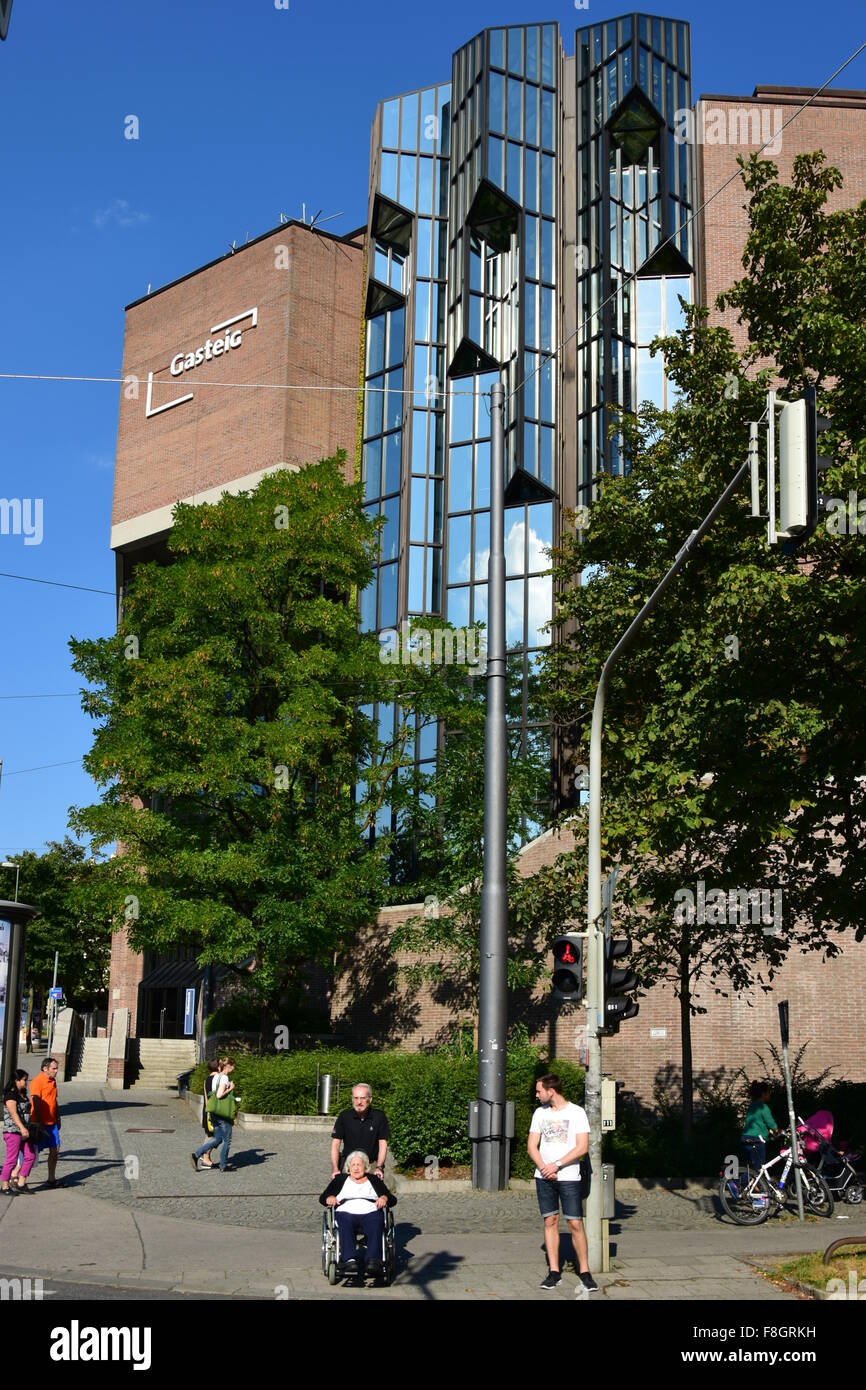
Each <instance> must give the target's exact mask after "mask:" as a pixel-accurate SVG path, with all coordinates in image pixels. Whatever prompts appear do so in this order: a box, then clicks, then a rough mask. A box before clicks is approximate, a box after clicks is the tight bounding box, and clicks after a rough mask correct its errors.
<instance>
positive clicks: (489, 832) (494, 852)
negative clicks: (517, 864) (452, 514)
mask: <svg viewBox="0 0 866 1390" xmlns="http://www.w3.org/2000/svg"><path fill="white" fill-rule="evenodd" d="M504 412H505V398H504V388H503V386H502V383H501V382H496V383H495V384H494V386H493V387H492V388H491V391H490V426H491V429H490V434H491V439H490V558H489V562H488V571H487V594H488V599H487V622H488V629H487V716H486V723H485V732H484V878H483V887H482V893H481V942H480V957H481V960H480V972H479V981H478V1102H477V1106H473V1107H472V1108H473V1110H475V1114H476V1123H475V1126H474V1129H472V1128H471V1129H470V1133H471V1134H472V1139H473V1145H472V1185H473V1187H476V1188H481V1189H482V1190H484V1191H487V1192H499V1191H502V1189H504V1188H505V1186H506V1185H507V1183H508V1159H509V1147H510V1146H509V1141H508V1139H507V1137H506V1122H505V1116H506V1108H505V1065H506V1032H507V1027H508V1007H507V980H508V969H507V959H508V893H507V888H506V877H505V872H506V852H507V839H508V822H507V780H506V779H507V769H508V750H507V742H506V732H505V468H504V456H505V448H504V442H505V441H504V434H505V422H504Z"/></svg>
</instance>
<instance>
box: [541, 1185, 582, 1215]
mask: <svg viewBox="0 0 866 1390" xmlns="http://www.w3.org/2000/svg"><path fill="white" fill-rule="evenodd" d="M535 1191H536V1193H537V1195H538V1210H539V1211H540V1212H541V1215H542V1216H555V1215H557V1214H558V1212H559V1207H560V1203H562V1214H563V1216H564V1217H565V1219H566V1221H582V1220H583V1196H582V1193H581V1183H579V1182H557V1181H556V1179H555V1178H536V1179H535Z"/></svg>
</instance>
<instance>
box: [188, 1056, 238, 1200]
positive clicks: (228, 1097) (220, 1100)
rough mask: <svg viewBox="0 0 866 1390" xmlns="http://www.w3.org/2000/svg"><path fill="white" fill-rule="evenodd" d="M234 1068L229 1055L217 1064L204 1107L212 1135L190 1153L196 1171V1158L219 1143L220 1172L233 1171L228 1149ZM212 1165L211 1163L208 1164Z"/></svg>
mask: <svg viewBox="0 0 866 1390" xmlns="http://www.w3.org/2000/svg"><path fill="white" fill-rule="evenodd" d="M234 1069H235V1064H234V1060H233V1058H231V1057H224V1058H223V1059H222V1061H221V1062H220V1065H219V1071H218V1072H217V1074H216V1077H215V1078H214V1079H213V1086H212V1090H211V1093H210V1095H209V1097H208V1099H207V1102H206V1108H207V1110H208V1112H209V1114H210V1119H211V1124H212V1125H213V1132H214V1137H213V1139H208V1140H206V1141H205V1143H204V1144H202V1145H201V1146H200V1147H199V1148H197V1149H195V1150H194V1151H193V1152H192V1153H191V1154H190V1158H191V1160H192V1166H193V1169H194V1170H195V1171H196V1172H198V1160H199V1159H200V1158H201V1157H202V1156H203V1155H204V1154H206V1153H210V1152H211V1150H212V1149H216V1148H218V1147H219V1146H220V1145H221V1146H222V1147H221V1148H220V1172H221V1173H226V1172H233V1171H234V1164H232V1163H229V1161H228V1157H229V1149H230V1148H231V1142H232V1126H233V1125H234V1122H235V1114H236V1110H237V1102H236V1101H235V1098H234V1089H235V1083H234V1082H233V1081H232V1079H231V1074H232V1072H233V1071H234ZM210 1166H213V1165H210Z"/></svg>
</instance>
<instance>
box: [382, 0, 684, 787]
mask: <svg viewBox="0 0 866 1390" xmlns="http://www.w3.org/2000/svg"><path fill="white" fill-rule="evenodd" d="M566 92H568V93H569V99H568V100H566V97H565V93H566ZM572 94H573V100H572ZM690 101H691V92H690V60H689V33H688V26H687V25H686V24H683V23H681V22H679V21H676V20H666V19H657V18H654V17H649V16H645V15H640V14H633V15H625V16H622V17H620V18H617V19H612V20H609V21H606V22H604V23H599V24H595V25H591V26H588V27H586V28H583V29H579V30H578V31H577V33H576V35H575V51H574V56H573V57H569V56H567V55H566V53H565V51H564V48H563V44H562V41H561V37H560V31H559V26H558V25H556V24H525V25H516V26H511V27H507V28H505V27H503V28H491V29H487V30H485V31H483V32H482V33H480V34H477V35H475V36H474V37H472V38H471V39H469V40H468V41H467V42H466V43H464V44H463V46H462V47H460V48H458V49H457V51H456V52H455V53H454V56H453V59H452V70H451V80H450V82H444V83H441V84H437V85H434V86H430V87H426V88H424V89H422V90H419V91H415V92H409V93H406V94H404V95H403V96H400V97H393V98H391V99H389V100H386V101H383V102H382V103H381V105H380V106H379V108H378V111H377V114H376V119H375V123H374V130H373V142H372V167H371V187H370V205H369V252H368V270H367V274H368V285H367V310H366V354H365V386H366V392H365V402H364V427H363V441H362V472H363V479H364V485H365V498H366V505H367V507H368V509H369V510H370V511H371V512H373V513H378V514H380V515H382V516H383V517H384V523H383V529H382V542H381V549H380V555H379V563H378V566H377V572H376V579H375V581H374V583H373V584H372V585H371V586H370V587H369V588H368V589H367V590H366V591H365V592H364V593H363V594H362V595H361V598H360V609H361V621H362V625H363V627H364V629H365V630H368V631H373V630H376V631H381V630H382V629H383V628H388V627H391V628H393V627H398V626H399V625H400V624H402V623H403V622H409V623H411V619H412V617H413V615H421V614H424V615H433V616H439V617H441V618H442V619H444V620H446V621H448V622H450V623H452V624H453V625H454V626H456V627H463V626H465V625H467V624H470V623H473V622H478V621H480V622H486V619H487V563H488V555H489V527H490V519H489V518H490V511H489V508H490V472H489V470H490V418H489V391H490V387H491V385H492V383H493V382H494V381H496V380H501V381H502V383H503V385H504V387H505V396H506V440H505V476H504V477H503V480H502V481H503V486H506V485H507V486H508V491H507V493H506V499H507V506H506V540H505V550H506V569H507V578H506V583H507V597H506V627H507V631H506V638H507V644H508V648H509V653H510V656H509V664H510V666H511V668H512V670H517V671H520V672H522V677H523V681H524V730H525V737H530V736H534V735H531V731H530V730H529V728H528V727H527V720H526V682H527V679H528V677H529V675H530V673H531V671H532V669H533V666H534V664H535V662H536V660H537V653H538V652H539V650H540V649H541V648H542V647H544V646H545V645H546V644H547V643H548V642H549V640H550V639H549V635H548V634H547V633H546V632H544V630H543V629H544V627H545V625H546V623H547V622H548V621H549V620H550V617H551V614H552V605H553V590H552V580H551V578H550V575H549V574H545V570H546V569H547V568H548V566H549V559H548V554H547V550H548V549H549V547H550V546H551V545H553V544H555V543H556V542H557V539H558V530H559V519H560V511H561V508H562V507H563V506H565V507H575V506H577V505H579V504H581V503H583V502H589V501H591V499H592V493H593V482H592V480H593V479H594V478H595V477H596V476H597V475H598V474H599V473H601V472H603V471H608V472H611V471H612V472H619V471H622V470H623V468H624V467H625V466H626V464H625V461H624V460H623V459H622V457H621V455H620V450H619V448H618V446H617V443H616V440H615V439H613V440H611V439H609V438H608V427H609V424H610V421H611V418H612V417H611V413H610V406H612V405H616V406H619V407H623V408H625V409H631V410H634V409H637V407H638V405H639V403H640V402H641V401H642V400H652V401H654V402H655V403H657V404H659V405H662V406H670V405H671V404H672V403H673V393H672V388H671V386H670V384H669V383H668V382H667V381H666V379H665V375H664V364H663V362H662V360H661V358H660V357H658V356H657V357H656V358H652V357H651V356H650V353H649V344H650V342H651V341H652V339H653V337H654V336H656V334H658V333H664V332H670V331H672V329H673V327H674V326H675V325H676V324H677V323H678V321H679V319H680V316H681V313H682V310H681V308H680V304H679V298H678V296H682V298H683V299H685V300H686V301H687V302H688V301H690V300H691V298H692V296H693V290H692V263H693V242H692V227H691V224H690V223H689V220H688V219H689V218H690V216H691V213H692V210H693V194H692V177H693V171H692V166H691V150H690V148H689V146H688V145H687V144H678V143H677V142H676V140H675V130H676V129H677V126H676V112H677V110H679V109H682V108H685V107H688V106H689V104H690ZM572 105H573V110H572ZM573 255H574V257H575V259H574V260H573V259H572V256H573ZM566 348H567V349H568V351H563V350H562V349H566ZM515 483H517V484H519V486H515ZM518 499H519V500H518ZM512 502H514V505H512ZM370 713H371V715H372V714H375V715H376V717H377V718H378V720H379V726H380V729H384V727H385V725H387V726H388V727H389V728H392V727H393V721H394V720H396V719H398V718H399V711H397V710H394V709H392V708H390V707H389V708H388V709H386V710H380V711H371V712H370ZM383 720H384V724H383ZM415 743H416V746H417V757H418V758H422V759H423V760H424V762H425V763H427V762H428V761H429V759H431V758H434V757H435V751H436V739H435V730H433V731H430V730H426V731H423V732H417V734H416V739H415Z"/></svg>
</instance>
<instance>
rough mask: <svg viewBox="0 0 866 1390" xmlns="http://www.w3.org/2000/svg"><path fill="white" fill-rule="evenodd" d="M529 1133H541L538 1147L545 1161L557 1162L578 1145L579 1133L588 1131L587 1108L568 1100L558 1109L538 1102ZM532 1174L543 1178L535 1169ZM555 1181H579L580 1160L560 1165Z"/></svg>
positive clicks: (587, 1132) (538, 1170)
mask: <svg viewBox="0 0 866 1390" xmlns="http://www.w3.org/2000/svg"><path fill="white" fill-rule="evenodd" d="M529 1132H530V1134H540V1135H541V1139H540V1141H539V1144H538V1149H539V1152H540V1154H541V1158H542V1161H543V1162H544V1163H556V1162H557V1161H558V1160H559V1159H560V1158H562V1157H563V1156H564V1155H565V1154H567V1153H568V1152H569V1151H570V1150H571V1149H573V1148H575V1147H576V1145H577V1136H578V1135H579V1134H589V1121H588V1120H587V1118H586V1111H585V1110H583V1109H582V1108H581V1106H579V1105H574V1104H572V1102H571V1101H567V1102H566V1104H565V1105H563V1106H562V1107H561V1109H559V1110H554V1108H553V1106H552V1105H540V1106H539V1107H538V1109H537V1110H536V1112H535V1114H534V1115H533V1117H532V1124H531V1125H530V1126H529ZM535 1176H536V1177H537V1178H540V1177H542V1176H543V1175H542V1173H541V1171H540V1169H538V1168H536V1170H535ZM557 1181H558V1182H580V1163H570V1164H569V1165H568V1167H567V1168H560V1170H559V1173H558V1174H557Z"/></svg>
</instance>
